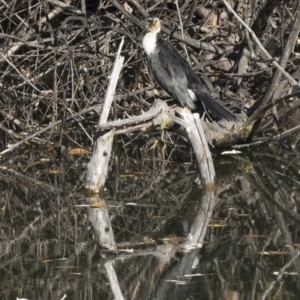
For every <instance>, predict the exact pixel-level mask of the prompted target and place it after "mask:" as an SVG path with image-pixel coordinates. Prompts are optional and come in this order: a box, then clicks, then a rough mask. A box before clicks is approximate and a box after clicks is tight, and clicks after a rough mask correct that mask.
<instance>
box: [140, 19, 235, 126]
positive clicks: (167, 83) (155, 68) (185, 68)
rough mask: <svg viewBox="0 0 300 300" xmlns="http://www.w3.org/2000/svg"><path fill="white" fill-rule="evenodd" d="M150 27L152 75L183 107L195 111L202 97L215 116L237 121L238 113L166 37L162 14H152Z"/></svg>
mask: <svg viewBox="0 0 300 300" xmlns="http://www.w3.org/2000/svg"><path fill="white" fill-rule="evenodd" d="M146 28H147V30H148V32H147V33H146V35H145V36H144V37H143V48H144V51H145V52H146V54H147V57H148V70H149V75H150V77H152V78H154V79H155V80H156V81H157V83H158V84H159V85H160V87H161V88H162V89H163V90H165V91H166V92H167V93H168V94H169V95H170V96H172V97H173V98H174V99H175V100H177V101H178V102H179V103H180V105H181V106H182V107H188V108H189V109H190V110H191V111H195V110H196V105H195V102H197V101H201V103H202V105H203V106H204V108H205V109H206V110H207V111H208V113H209V115H210V116H211V117H212V119H214V120H216V121H219V120H221V119H226V120H227V121H234V122H237V120H238V119H237V116H236V115H235V114H234V113H232V112H231V111H230V110H228V109H227V108H226V107H224V106H223V105H221V104H220V103H218V102H217V101H216V100H215V99H214V98H213V97H211V96H210V95H209V93H208V92H207V90H206V88H205V87H204V85H203V84H202V82H201V80H200V78H199V77H198V76H197V74H196V73H195V72H194V71H193V69H192V67H191V66H190V65H189V63H188V62H187V61H186V60H185V58H183V57H182V56H181V55H180V54H179V53H178V52H177V50H176V49H175V48H174V47H173V46H172V45H170V44H169V43H168V42H167V41H166V40H164V39H163V36H162V33H161V22H160V20H159V18H149V19H148V20H147V25H146Z"/></svg>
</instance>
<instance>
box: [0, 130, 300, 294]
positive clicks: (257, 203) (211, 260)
mask: <svg viewBox="0 0 300 300" xmlns="http://www.w3.org/2000/svg"><path fill="white" fill-rule="evenodd" d="M130 140H131V139H127V138H124V137H119V138H118V140H116V147H115V152H114V156H113V157H112V159H111V166H110V170H109V176H108V179H107V184H106V190H105V194H104V200H105V201H106V207H104V208H99V209H107V210H108V212H109V217H110V221H111V224H112V228H113V234H114V238H115V240H116V243H117V245H118V249H119V253H118V254H115V253H112V252H111V251H108V250H106V249H105V248H104V247H102V246H100V245H98V243H97V242H96V239H95V236H94V231H93V228H92V227H91V224H90V222H89V221H88V216H87V208H86V207H79V206H77V205H80V204H86V203H84V199H85V198H84V193H83V188H84V179H85V170H86V164H87V162H88V160H89V154H81V155H72V156H71V155H69V154H67V153H66V154H64V155H61V156H58V155H57V154H56V153H55V152H51V151H49V149H36V148H30V147H29V148H23V149H19V152H18V151H15V152H13V153H10V154H8V155H6V156H5V157H3V158H2V162H1V165H2V167H4V166H5V167H6V169H3V168H2V170H1V173H0V174H1V179H0V192H1V197H0V208H1V215H0V288H1V291H0V292H1V294H0V298H1V299H16V298H17V297H19V298H27V299H30V300H32V299H43V300H45V299H62V298H63V296H64V295H66V296H67V297H66V299H114V297H116V298H118V296H114V294H113V292H112V291H115V293H116V289H115V288H114V287H112V282H111V281H110V280H109V277H108V275H109V273H110V271H109V270H110V267H113V269H114V271H115V272H116V276H117V280H118V284H119V287H120V290H121V293H122V295H123V297H124V299H160V300H162V299H174V300H175V299H299V295H300V287H299V275H298V274H299V271H300V268H299V257H298V255H299V252H298V247H299V243H300V241H299V226H300V216H299V205H300V189H299V184H300V174H299V170H300V169H299V154H298V152H297V151H286V150H282V149H280V148H278V146H277V145H275V146H274V147H272V148H271V146H270V145H267V146H266V147H264V148H261V149H255V151H254V149H251V150H244V151H243V153H241V154H239V155H236V156H233V157H230V156H224V155H221V154H220V152H218V151H213V159H214V163H215V169H216V174H217V197H216V199H215V200H214V201H212V202H209V201H211V200H207V199H205V198H203V189H202V188H201V186H199V185H198V181H197V178H198V171H197V165H196V162H195V160H194V157H193V155H192V153H191V151H190V148H189V145H188V144H187V143H185V142H181V143H179V142H178V141H177V140H176V138H174V137H170V139H167V140H164V142H162V140H161V139H160V138H158V137H151V138H150V137H148V136H146V137H143V138H140V139H139V140H138V142H137V140H135V141H132V142H131V141H130ZM46 150H47V151H46ZM204 201H208V202H207V203H204ZM204 204H205V205H207V206H210V207H209V211H210V212H211V215H206V218H207V224H206V225H205V226H204V227H203V229H202V232H203V240H201V243H199V244H198V245H197V247H194V248H193V249H187V248H184V247H183V246H182V245H184V244H185V243H186V241H187V240H186V238H187V236H188V235H189V233H190V228H191V227H192V226H195V220H196V219H197V217H199V213H200V211H201V207H202V206H203V205H204ZM196 224H198V223H196ZM274 272H279V274H277V275H276V274H275V273H274ZM115 295H116V294H115ZM118 299H122V298H121V296H119V298H118Z"/></svg>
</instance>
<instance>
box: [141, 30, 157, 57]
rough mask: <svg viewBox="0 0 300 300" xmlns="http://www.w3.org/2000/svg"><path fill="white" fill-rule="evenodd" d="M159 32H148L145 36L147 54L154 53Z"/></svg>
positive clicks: (144, 45) (144, 43) (144, 44)
mask: <svg viewBox="0 0 300 300" xmlns="http://www.w3.org/2000/svg"><path fill="white" fill-rule="evenodd" d="M157 34H158V32H148V33H147V34H146V35H145V36H144V38H143V47H144V50H145V52H146V54H147V56H150V55H152V54H153V52H154V50H155V47H156V42H157Z"/></svg>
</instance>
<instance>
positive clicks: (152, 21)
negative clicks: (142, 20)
mask: <svg viewBox="0 0 300 300" xmlns="http://www.w3.org/2000/svg"><path fill="white" fill-rule="evenodd" d="M146 28H147V29H148V31H150V32H155V33H158V32H160V29H161V25H160V20H159V18H149V19H147V21H146Z"/></svg>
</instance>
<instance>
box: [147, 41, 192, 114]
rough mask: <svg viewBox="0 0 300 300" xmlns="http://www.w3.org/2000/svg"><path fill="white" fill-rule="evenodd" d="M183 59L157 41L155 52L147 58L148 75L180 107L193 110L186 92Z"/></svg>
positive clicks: (163, 42)
mask: <svg viewBox="0 0 300 300" xmlns="http://www.w3.org/2000/svg"><path fill="white" fill-rule="evenodd" d="M182 60H183V58H182V57H181V56H180V55H179V54H178V53H177V52H176V50H174V49H173V48H172V47H171V46H170V45H169V44H168V43H167V42H165V41H164V40H158V41H157V46H156V49H155V52H154V53H153V54H152V55H151V56H150V57H149V68H150V73H151V74H152V76H153V77H154V79H155V80H156V81H157V82H158V84H159V85H160V86H161V87H162V88H163V89H164V90H165V91H166V92H167V93H168V94H170V95H171V96H172V97H173V98H175V100H177V101H179V102H180V104H181V105H182V106H187V107H188V108H189V109H191V110H195V109H196V106H195V104H194V102H193V100H192V98H191V96H190V95H189V93H188V91H187V85H188V82H187V76H186V74H185V66H184V65H183V64H182Z"/></svg>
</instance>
